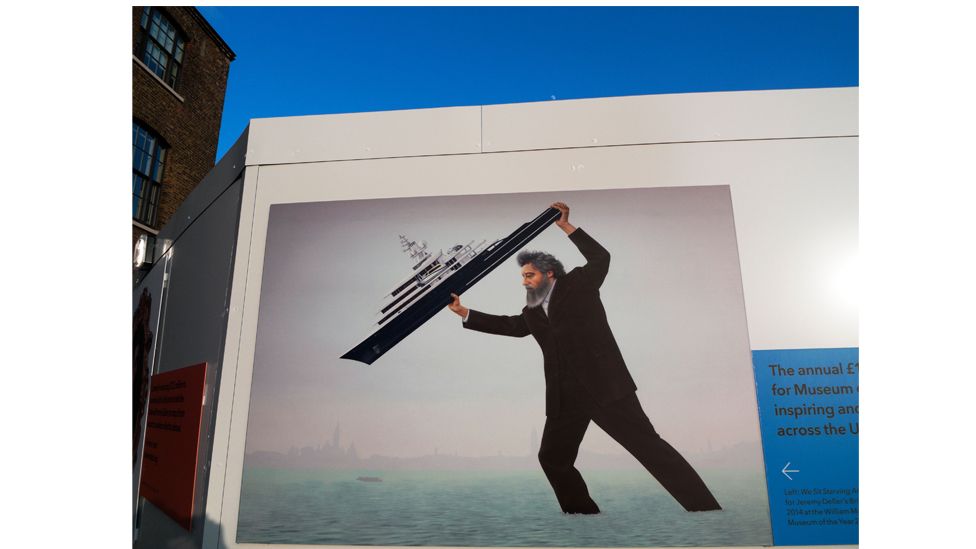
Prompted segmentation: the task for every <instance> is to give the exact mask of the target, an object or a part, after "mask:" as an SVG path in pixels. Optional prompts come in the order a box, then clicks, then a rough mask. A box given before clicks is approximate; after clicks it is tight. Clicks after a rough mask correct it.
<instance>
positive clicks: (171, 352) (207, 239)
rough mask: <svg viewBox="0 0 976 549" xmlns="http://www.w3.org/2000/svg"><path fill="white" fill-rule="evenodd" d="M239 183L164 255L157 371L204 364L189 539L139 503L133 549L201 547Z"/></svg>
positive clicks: (221, 197)
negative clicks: (164, 284) (165, 270)
mask: <svg viewBox="0 0 976 549" xmlns="http://www.w3.org/2000/svg"><path fill="white" fill-rule="evenodd" d="M243 186H244V184H243V177H241V178H238V179H237V180H236V181H234V182H233V184H231V185H230V186H229V187H227V188H225V190H224V192H223V193H221V194H220V195H219V196H217V197H215V198H214V199H213V200H212V201H211V202H210V203H209V204H208V207H207V208H206V209H205V210H204V211H203V213H202V214H201V215H199V216H198V217H197V218H196V219H195V220H194V222H193V223H192V224H191V225H189V226H188V227H187V228H186V229H185V232H183V234H182V236H180V238H179V239H177V240H176V241H175V242H174V243H173V245H172V246H171V248H170V249H169V252H168V255H169V258H170V262H171V272H170V277H169V281H168V283H167V284H168V288H167V300H166V312H165V317H164V318H163V319H162V321H161V324H160V328H159V334H158V336H157V337H159V338H160V339H159V341H160V345H161V346H162V349H161V351H160V353H159V355H158V357H157V361H158V365H159V366H158V368H157V371H158V372H167V371H171V370H175V369H178V368H183V367H185V366H191V365H194V364H198V363H200V362H206V363H207V378H206V390H205V401H204V407H203V414H202V419H201V440H200V452H199V454H198V460H197V487H196V493H195V496H194V518H193V532H192V534H190V533H187V532H186V531H185V530H183V529H182V528H181V527H179V526H178V525H177V524H176V523H175V522H173V521H172V520H171V519H169V518H168V517H166V516H165V515H163V514H162V513H161V512H160V511H159V510H158V509H156V508H155V507H154V506H153V505H152V504H151V503H148V502H147V503H145V506H144V512H143V516H142V522H141V532H140V537H139V540H138V544H137V546H138V547H140V548H149V547H173V546H186V547H191V546H192V547H201V546H202V539H203V530H204V522H205V521H204V510H205V508H206V498H207V487H208V474H209V470H210V466H209V465H210V455H211V452H212V437H213V431H214V417H215V416H214V412H215V410H216V404H217V400H218V395H217V392H216V387H217V386H218V384H219V381H220V375H221V366H222V360H223V350H224V343H225V341H224V339H225V335H226V332H227V315H228V304H229V301H230V292H231V280H232V276H233V266H234V255H235V251H236V243H237V226H238V222H239V219H240V207H241V194H242V191H243Z"/></svg>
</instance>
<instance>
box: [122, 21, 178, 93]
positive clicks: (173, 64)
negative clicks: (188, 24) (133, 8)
mask: <svg viewBox="0 0 976 549" xmlns="http://www.w3.org/2000/svg"><path fill="white" fill-rule="evenodd" d="M156 14H158V15H159V18H160V21H162V22H165V23H166V24H167V25H168V26H169V27H170V28H172V29H173V36H172V40H173V48H172V51H171V50H168V49H167V48H166V47H165V44H163V43H161V42H160V41H159V40H157V39H156V38H154V37H153V36H152V33H151V32H150V30H151V28H152V26H153V25H154V24H155V19H154V15H156ZM143 21H145V23H143ZM156 26H157V27H160V30H161V31H162V27H161V26H160V25H156ZM188 42H189V39H188V37H187V34H186V33H185V32H183V29H182V28H181V27H180V26H179V25H177V24H176V21H175V20H174V19H173V17H172V16H171V15H170V14H169V13H168V12H167V11H166V10H164V9H161V8H159V7H154V6H144V7H143V8H142V12H141V13H140V14H139V43H138V44H136V52H135V56H136V58H138V59H139V61H141V62H142V64H143V65H145V66H146V68H148V69H149V71H150V72H152V73H153V74H155V75H156V76H158V77H159V79H160V80H162V81H163V83H164V84H166V85H167V86H169V87H170V88H172V89H174V90H176V89H177V86H178V85H179V83H180V77H181V76H182V73H183V62H184V61H185V60H186V47H187V43H188ZM150 45H153V47H154V48H156V49H158V50H159V51H161V52H162V53H163V54H164V55H165V56H166V63H165V64H161V63H160V62H159V59H158V58H157V57H155V56H153V55H152V53H147V52H148V48H149V46H150ZM177 52H179V58H178V59H177ZM147 56H148V57H150V59H147ZM154 66H156V67H161V73H160V71H157V69H156V68H154Z"/></svg>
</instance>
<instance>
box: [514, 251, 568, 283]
mask: <svg viewBox="0 0 976 549" xmlns="http://www.w3.org/2000/svg"><path fill="white" fill-rule="evenodd" d="M515 259H516V261H518V264H519V267H524V266H525V265H526V264H528V263H531V264H532V266H533V267H535V268H536V269H539V271H541V272H543V273H547V272H549V271H552V275H553V276H554V277H556V278H559V277H561V276H563V275H564V274H566V269H564V268H563V264H562V262H561V261H559V260H558V259H556V258H555V257H553V256H552V255H551V254H547V253H546V252H530V251H529V250H523V251H521V252H519V254H518V256H517V257H516V258H515Z"/></svg>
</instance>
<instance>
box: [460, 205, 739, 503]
mask: <svg viewBox="0 0 976 549" xmlns="http://www.w3.org/2000/svg"><path fill="white" fill-rule="evenodd" d="M552 207H553V208H556V209H558V210H559V211H560V212H561V214H562V215H561V216H560V218H559V220H558V221H556V226H558V227H559V228H560V229H562V230H563V232H565V233H566V234H567V235H569V239H570V240H571V241H572V242H573V244H575V245H576V247H577V248H578V249H579V251H580V253H582V254H583V257H584V258H586V265H584V266H582V267H577V268H575V269H573V270H572V271H570V272H568V273H567V272H565V269H564V268H563V266H562V263H560V262H559V260H557V259H556V258H554V257H552V256H551V255H549V254H546V253H542V252H522V253H520V254H519V255H518V263H519V265H520V266H521V268H522V285H523V286H524V287H525V290H526V302H527V303H526V306H525V308H524V309H522V313H521V314H519V315H515V316H500V315H491V314H486V313H482V312H479V311H475V310H471V309H468V308H467V307H465V306H463V305H461V300H460V298H459V297H458V296H457V295H455V294H452V297H453V299H454V301H453V302H452V303H451V304H450V305H449V306H448V307H449V308H450V309H451V311H453V312H455V313H457V314H458V315H459V316H461V318H462V319H463V325H464V327H465V328H467V329H470V330H477V331H479V332H485V333H489V334H497V335H506V336H513V337H525V336H527V335H529V334H531V335H532V336H533V337H534V338H535V340H536V341H537V342H538V343H539V346H540V347H541V348H542V356H543V365H544V370H545V378H546V426H545V428H544V430H543V433H542V442H541V444H540V449H539V463H540V464H541V465H542V470H543V471H544V472H545V474H546V478H548V479H549V484H551V485H552V489H553V491H554V492H555V494H556V499H557V500H558V501H559V505H560V507H561V508H562V510H563V512H565V513H585V514H593V513H599V512H600V508H599V507H598V506H597V504H596V503H595V502H594V501H593V499H592V498H590V494H589V492H588V491H587V489H586V483H585V482H584V481H583V477H582V475H580V472H579V471H578V470H577V469H576V467H575V465H574V463H575V462H576V456H577V454H578V453H579V446H580V443H581V442H582V441H583V435H584V434H585V433H586V428H587V427H588V426H589V424H590V421H593V422H595V423H596V424H597V425H598V426H600V428H601V429H603V430H604V431H606V433H607V434H608V435H610V436H611V437H613V439H614V440H616V441H617V442H619V443H620V444H621V445H622V446H623V447H624V448H625V449H626V450H627V451H628V452H630V453H631V454H632V455H633V456H634V457H636V458H637V460H638V461H640V463H641V464H642V465H643V466H644V467H645V468H646V469H647V470H648V472H650V473H651V475H653V476H654V478H656V479H657V480H658V482H660V483H661V485H662V486H664V488H665V489H666V490H667V491H668V492H669V493H670V494H671V495H672V496H673V497H674V498H675V499H676V500H677V501H678V503H680V504H681V505H682V506H683V507H684V508H685V510H687V511H711V510H718V509H721V507H720V506H719V504H718V502H717V501H716V500H715V497H714V496H712V493H711V492H710V491H709V490H708V487H706V486H705V483H704V481H702V479H701V477H700V476H698V473H697V472H695V470H694V469H693V468H692V467H691V465H690V464H689V463H688V462H687V461H686V460H685V459H684V458H683V457H681V454H679V453H678V452H677V451H676V450H675V449H674V448H673V447H672V446H671V445H670V444H668V443H667V442H666V441H664V439H662V438H661V437H660V436H659V435H658V434H657V432H656V431H655V430H654V426H653V425H651V422H650V420H649V419H648V418H647V415H646V414H645V413H644V410H643V409H642V408H641V405H640V402H639V401H638V400H637V394H636V390H637V386H636V385H635V384H634V380H633V378H631V376H630V372H628V371H627V365H626V364H625V363H624V359H623V356H622V355H621V353H620V349H619V348H618V346H617V342H616V340H615V339H614V337H613V332H611V331H610V325H609V323H608V322H607V314H606V311H605V310H604V308H603V302H602V301H601V300H600V286H601V285H602V284H603V280H604V279H605V278H606V276H607V272H608V270H609V269H610V252H608V251H607V250H606V249H604V248H603V246H601V245H600V244H599V243H597V241H596V240H594V239H593V238H592V237H591V236H590V235H588V234H587V233H585V232H584V231H583V230H582V229H578V228H576V227H574V226H573V225H571V224H570V223H569V206H567V205H566V204H564V203H562V202H556V203H555V204H553V205H552Z"/></svg>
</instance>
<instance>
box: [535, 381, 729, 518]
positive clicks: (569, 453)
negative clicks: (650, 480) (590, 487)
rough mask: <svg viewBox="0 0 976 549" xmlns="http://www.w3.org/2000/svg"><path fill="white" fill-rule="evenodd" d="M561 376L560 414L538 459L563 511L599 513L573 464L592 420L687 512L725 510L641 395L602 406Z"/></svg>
mask: <svg viewBox="0 0 976 549" xmlns="http://www.w3.org/2000/svg"><path fill="white" fill-rule="evenodd" d="M562 377H563V378H564V379H563V380H562V382H561V383H560V399H559V400H560V407H559V414H558V415H557V416H556V417H547V418H546V426H545V429H544V430H543V432H542V442H541V443H540V448H539V463H540V464H541V465H542V470H543V471H544V472H545V474H546V478H548V479H549V484H551V485H552V489H553V491H554V492H555V493H556V499H557V500H559V505H560V507H562V510H563V512H564V513H587V514H590V513H599V512H600V508H599V507H598V506H597V504H596V503H595V502H594V501H593V499H591V498H590V494H589V491H587V489H586V483H585V482H584V481H583V476H582V475H580V472H579V471H578V470H577V469H576V467H575V465H574V464H575V462H576V456H577V454H578V453H579V446H580V443H581V442H582V441H583V435H584V434H585V433H586V428H587V427H588V426H589V424H590V421H593V422H594V423H596V424H597V425H598V426H599V427H600V428H601V429H603V430H604V431H605V432H606V433H607V434H608V435H610V436H611V437H612V438H613V439H614V440H616V441H617V442H619V443H620V445H621V446H623V447H624V448H625V449H626V450H627V451H628V452H630V453H631V455H633V456H634V457H635V458H637V460H638V461H639V462H640V463H641V465H643V466H644V468H645V469H647V471H648V472H649V473H651V475H653V476H654V478H655V479H657V481H658V482H660V483H661V485H662V486H664V488H665V490H667V491H668V493H670V494H671V495H672V496H673V497H674V499H676V500H678V503H680V504H681V506H682V507H684V508H685V510H686V511H712V510H718V509H721V507H720V506H719V504H718V501H716V500H715V497H714V496H713V495H712V493H711V492H710V491H709V490H708V487H707V486H705V482H704V481H703V480H702V479H701V477H700V476H699V475H698V473H697V472H696V471H695V469H694V468H692V466H691V464H689V463H688V462H687V461H686V460H685V458H683V457H681V454H679V453H678V451H677V450H675V449H674V448H673V447H672V446H671V445H670V444H668V443H667V442H666V441H665V440H664V439H662V438H661V437H660V435H658V434H657V431H655V430H654V426H653V425H651V421H650V420H649V419H648V418H647V414H645V413H644V410H643V409H642V408H641V405H640V401H638V400H637V395H636V394H632V395H630V396H629V397H626V398H624V399H621V400H619V401H616V402H613V403H611V404H609V405H605V406H599V405H597V404H596V403H595V402H594V401H593V399H592V398H591V397H590V395H589V394H588V393H587V391H586V389H585V388H584V387H583V386H582V385H580V384H579V382H578V381H576V380H575V379H573V378H572V376H566V375H564V376H562ZM567 378H568V379H567Z"/></svg>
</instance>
